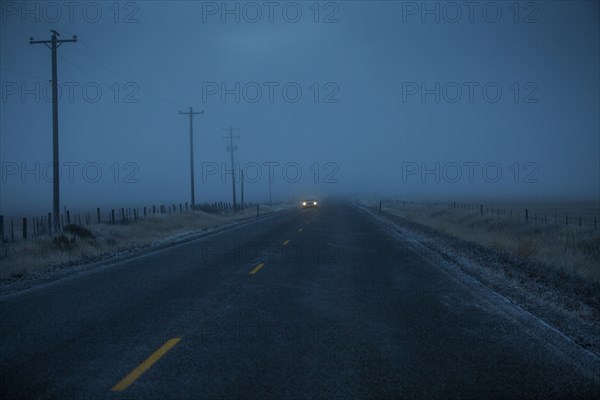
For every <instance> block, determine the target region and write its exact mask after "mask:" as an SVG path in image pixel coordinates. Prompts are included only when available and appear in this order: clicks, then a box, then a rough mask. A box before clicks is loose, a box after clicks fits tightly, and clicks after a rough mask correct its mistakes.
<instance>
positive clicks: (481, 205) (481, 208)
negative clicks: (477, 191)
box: [479, 204, 483, 214]
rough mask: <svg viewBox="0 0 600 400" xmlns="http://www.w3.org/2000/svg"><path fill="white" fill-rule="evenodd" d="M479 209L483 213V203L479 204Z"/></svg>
mask: <svg viewBox="0 0 600 400" xmlns="http://www.w3.org/2000/svg"><path fill="white" fill-rule="evenodd" d="M479 211H480V212H481V214H483V204H480V205H479Z"/></svg>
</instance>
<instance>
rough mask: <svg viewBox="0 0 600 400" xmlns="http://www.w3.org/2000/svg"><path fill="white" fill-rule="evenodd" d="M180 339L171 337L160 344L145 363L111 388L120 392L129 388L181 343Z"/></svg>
mask: <svg viewBox="0 0 600 400" xmlns="http://www.w3.org/2000/svg"><path fill="white" fill-rule="evenodd" d="M180 340H181V338H172V339H169V340H168V341H167V342H166V343H165V344H163V345H162V346H160V347H159V348H158V350H156V351H155V352H154V353H152V355H151V356H150V357H148V358H147V359H146V360H144V362H143V363H141V364H140V365H138V366H137V367H136V368H135V369H134V370H133V371H131V372H130V373H129V374H127V376H126V377H125V378H123V379H121V381H120V382H119V383H117V384H116V385H115V386H113V388H112V389H110V390H111V391H113V392H120V391H122V390H125V389H127V388H128V387H129V385H131V384H132V383H133V382H135V380H136V379H137V378H139V377H140V376H141V375H142V374H143V373H144V372H146V371H147V370H148V369H150V367H151V366H152V365H154V363H156V362H157V361H158V360H160V358H161V357H162V356H164V355H165V354H166V353H167V351H169V350H171V349H172V348H173V347H174V346H175V345H176V344H177V343H179V341H180Z"/></svg>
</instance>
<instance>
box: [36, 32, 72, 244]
mask: <svg viewBox="0 0 600 400" xmlns="http://www.w3.org/2000/svg"><path fill="white" fill-rule="evenodd" d="M50 32H52V38H51V39H50V40H33V38H29V44H45V45H46V46H48V48H49V49H50V50H52V163H53V165H52V192H53V196H52V211H53V213H54V232H55V233H58V232H59V231H60V196H59V178H60V177H59V165H58V72H57V62H56V50H57V49H58V48H59V47H60V45H61V44H63V43H68V42H76V41H77V36H75V35H73V38H72V39H64V40H58V39H57V37H58V36H60V35H59V33H58V32H56V31H55V30H50Z"/></svg>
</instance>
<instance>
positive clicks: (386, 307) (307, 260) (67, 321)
mask: <svg viewBox="0 0 600 400" xmlns="http://www.w3.org/2000/svg"><path fill="white" fill-rule="evenodd" d="M0 312H1V314H0V316H1V329H0V335H1V342H0V350H1V353H0V354H1V357H0V388H1V392H2V393H1V398H3V399H6V398H56V399H84V398H86V399H88V398H92V399H93V398H101V399H137V398H139V399H142V398H144V399H146V398H155V399H165V398H210V399H212V398H215V399H216V398H226V399H229V398H243V399H252V398H258V399H267V398H274V399H284V398H327V399H332V398H336V399H337V398H375V399H382V398H419V399H421V398H461V399H466V398H486V399H493V398H515V399H524V398H534V397H535V398H544V399H551V398H591V397H593V395H594V394H597V393H599V392H598V390H599V388H600V383H599V371H600V369H598V365H599V363H598V358H597V357H595V356H593V355H591V354H590V353H587V352H586V351H584V350H583V349H581V348H580V347H578V346H577V345H576V344H574V343H573V342H571V341H570V340H568V339H567V338H565V337H564V336H562V335H561V334H560V333H559V332H557V331H555V330H554V329H552V328H551V327H549V326H547V325H545V324H544V323H542V322H541V321H539V320H538V319H536V318H535V317H533V316H531V315H529V314H528V313H527V312H525V311H524V310H522V309H520V308H519V307H518V306H516V305H513V304H512V303H510V302H507V301H505V300H504V299H503V298H501V296H499V295H497V294H495V293H493V292H491V291H489V290H488V289H486V288H485V287H482V286H481V285H479V284H478V283H477V282H475V281H474V280H473V279H471V278H469V277H468V276H465V275H464V274H461V273H460V272H459V271H457V270H456V269H455V268H454V267H452V266H449V265H442V264H441V261H439V260H438V261H435V260H434V261H432V260H431V259H429V258H428V257H427V254H425V253H424V252H421V251H418V250H417V249H414V248H413V247H412V245H409V244H407V243H406V242H403V241H402V239H401V238H398V237H394V236H393V235H392V234H390V232H389V228H388V227H386V226H385V225H384V224H382V223H381V222H379V221H378V220H377V218H375V217H374V216H372V215H369V214H367V213H366V212H364V211H362V210H360V209H358V208H357V207H356V206H354V205H353V204H351V203H344V202H336V203H334V204H326V205H323V206H322V207H320V208H319V209H316V210H311V209H309V210H293V211H290V212H285V213H282V214H281V215H278V216H275V217H272V218H268V219H264V220H260V221H257V222H254V223H251V224H246V225H243V226H240V227H238V228H235V229H230V230H227V231H224V232H221V233H217V234H214V235H212V236H209V237H206V238H204V239H202V240H196V241H192V242H188V243H185V244H180V245H177V246H174V247H170V248H166V249H163V250H160V251H157V252H153V253H149V254H147V255H144V256H140V257H137V258H133V259H130V260H126V261H122V262H120V263H117V264H113V265H109V266H105V267H101V268H97V269H95V270H93V271H90V272H85V273H80V274H77V275H74V276H72V277H69V278H67V279H63V280H60V281H57V282H54V283H51V284H46V285H44V286H41V287H38V288H34V289H32V290H28V291H26V292H22V293H18V294H16V295H10V296H5V297H4V298H2V299H1V300H0Z"/></svg>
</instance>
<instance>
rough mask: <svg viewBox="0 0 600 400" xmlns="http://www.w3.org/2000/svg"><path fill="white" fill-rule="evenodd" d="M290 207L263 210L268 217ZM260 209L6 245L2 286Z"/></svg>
mask: <svg viewBox="0 0 600 400" xmlns="http://www.w3.org/2000/svg"><path fill="white" fill-rule="evenodd" d="M282 207H285V206H261V207H260V213H261V215H265V214H268V213H271V212H273V211H277V210H278V209H281V208H282ZM255 215H256V209H254V208H249V209H246V210H244V211H242V212H238V213H230V214H209V213H205V212H201V211H198V212H195V213H183V214H178V213H173V214H157V215H152V216H149V217H147V218H143V219H140V220H139V221H138V222H137V223H130V224H114V225H111V224H93V225H90V226H86V227H85V228H86V229H89V231H90V232H91V233H92V234H93V236H94V237H92V238H89V237H88V238H82V237H80V236H78V235H74V234H71V233H64V237H63V238H62V239H63V240H62V241H61V242H57V241H56V240H55V238H53V237H50V236H47V235H45V236H40V237H38V238H32V239H28V240H20V241H15V242H14V243H2V244H1V246H2V247H1V253H0V262H1V265H0V281H4V282H6V281H13V280H17V279H21V278H23V277H26V276H31V275H36V274H39V273H43V272H46V271H49V270H54V269H58V268H64V267H68V266H70V265H78V264H85V263H89V262H93V261H100V260H109V259H118V258H119V257H123V256H124V255H127V254H132V253H136V252H139V251H141V250H144V249H148V248H150V247H152V246H155V245H159V244H161V243H168V242H172V241H174V240H176V239H177V238H178V237H181V236H182V235H186V234H193V233H198V232H199V231H201V230H203V229H207V228H213V227H218V226H223V225H226V224H229V223H233V222H235V221H239V220H242V219H246V218H251V217H253V216H255Z"/></svg>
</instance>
